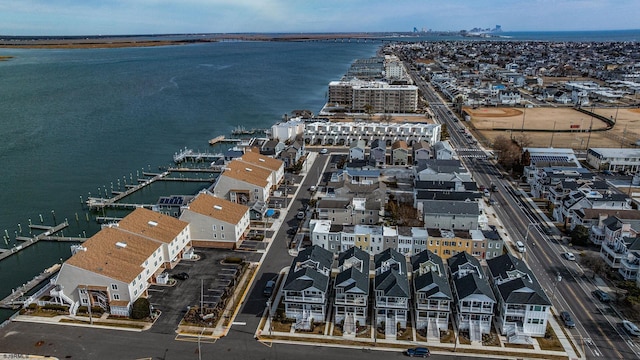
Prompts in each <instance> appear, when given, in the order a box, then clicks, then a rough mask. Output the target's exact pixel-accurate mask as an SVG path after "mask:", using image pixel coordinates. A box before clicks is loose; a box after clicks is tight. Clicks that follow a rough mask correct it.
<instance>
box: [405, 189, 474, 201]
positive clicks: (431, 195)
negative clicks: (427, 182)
mask: <svg viewBox="0 0 640 360" xmlns="http://www.w3.org/2000/svg"><path fill="white" fill-rule="evenodd" d="M481 197H482V194H480V193H479V192H477V191H435V190H418V191H417V192H416V199H417V200H453V201H465V200H467V199H469V200H476V199H479V198H481Z"/></svg>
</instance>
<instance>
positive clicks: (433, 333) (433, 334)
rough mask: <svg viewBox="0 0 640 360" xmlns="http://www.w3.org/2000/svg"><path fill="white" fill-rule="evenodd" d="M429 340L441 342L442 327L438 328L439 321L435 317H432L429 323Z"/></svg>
mask: <svg viewBox="0 0 640 360" xmlns="http://www.w3.org/2000/svg"><path fill="white" fill-rule="evenodd" d="M427 341H429V342H431V341H436V342H440V329H438V322H437V320H436V319H434V318H430V319H429V323H428V324H427Z"/></svg>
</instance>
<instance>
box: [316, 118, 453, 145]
mask: <svg viewBox="0 0 640 360" xmlns="http://www.w3.org/2000/svg"><path fill="white" fill-rule="evenodd" d="M441 128H442V125H440V124H424V123H378V122H375V123H374V122H323V121H316V122H311V123H306V124H305V130H304V135H303V136H304V142H305V144H311V145H349V144H352V143H353V142H354V141H357V140H365V145H366V144H367V143H370V142H372V141H373V140H376V139H379V140H381V141H384V142H385V143H386V146H391V144H393V143H394V142H395V141H398V140H403V141H405V142H406V143H407V144H408V145H410V146H412V145H413V143H415V142H419V141H426V142H427V143H429V144H435V143H436V142H438V141H440V132H441Z"/></svg>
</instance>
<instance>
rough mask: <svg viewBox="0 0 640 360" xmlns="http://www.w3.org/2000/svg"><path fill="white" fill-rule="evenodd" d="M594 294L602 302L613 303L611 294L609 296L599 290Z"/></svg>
mask: <svg viewBox="0 0 640 360" xmlns="http://www.w3.org/2000/svg"><path fill="white" fill-rule="evenodd" d="M593 294H594V295H595V296H596V297H597V298H598V300H600V301H602V302H609V301H611V298H610V297H609V294H607V293H606V292H605V291H603V290H600V289H597V290H596V291H594V292H593Z"/></svg>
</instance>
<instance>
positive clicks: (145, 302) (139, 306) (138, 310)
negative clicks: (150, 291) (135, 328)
mask: <svg viewBox="0 0 640 360" xmlns="http://www.w3.org/2000/svg"><path fill="white" fill-rule="evenodd" d="M150 305H151V303H149V299H147V298H142V297H141V298H138V300H136V301H135V302H134V303H133V308H132V309H131V318H132V319H137V320H138V319H144V318H148V317H149V316H150V315H151V309H150Z"/></svg>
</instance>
